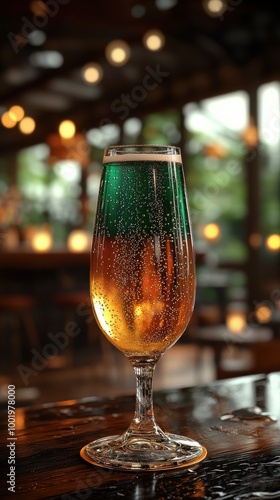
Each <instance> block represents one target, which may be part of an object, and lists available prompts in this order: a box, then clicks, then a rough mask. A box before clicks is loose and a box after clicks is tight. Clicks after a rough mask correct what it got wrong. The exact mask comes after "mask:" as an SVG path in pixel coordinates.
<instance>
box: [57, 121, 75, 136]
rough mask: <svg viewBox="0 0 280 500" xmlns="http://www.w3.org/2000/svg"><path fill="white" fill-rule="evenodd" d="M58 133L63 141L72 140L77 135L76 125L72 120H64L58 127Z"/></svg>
mask: <svg viewBox="0 0 280 500" xmlns="http://www.w3.org/2000/svg"><path fill="white" fill-rule="evenodd" d="M58 131H59V135H60V136H61V137H62V138H63V139H71V138H72V137H74V135H75V133H76V126H75V123H74V122H72V121H71V120H63V121H62V122H61V123H60V125H59V127H58Z"/></svg>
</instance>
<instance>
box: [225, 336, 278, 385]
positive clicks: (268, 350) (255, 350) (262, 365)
mask: <svg viewBox="0 0 280 500" xmlns="http://www.w3.org/2000/svg"><path fill="white" fill-rule="evenodd" d="M246 349H247V352H248V354H249V356H248V363H247V366H246V363H244V364H243V366H242V364H240V366H239V367H238V364H237V365H235V367H234V365H233V364H232V363H227V362H226V359H223V356H221V358H220V363H219V365H218V366H217V378H219V379H222V378H229V377H237V376H243V375H250V374H256V373H270V372H274V371H280V339H277V338H276V339H272V340H270V341H267V342H252V343H251V344H250V345H247V346H246ZM237 355H238V354H237Z"/></svg>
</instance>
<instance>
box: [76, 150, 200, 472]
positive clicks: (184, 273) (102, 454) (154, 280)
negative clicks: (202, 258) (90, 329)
mask: <svg viewBox="0 0 280 500" xmlns="http://www.w3.org/2000/svg"><path fill="white" fill-rule="evenodd" d="M90 286H91V299H92V307H93V311H94V314H95V316H96V319H97V322H98V324H99V327H100V329H101V330H102V332H103V333H104V335H105V336H106V337H107V338H108V339H109V340H110V342H112V344H114V345H115V346H116V347H117V348H118V349H119V350H120V351H122V352H123V353H124V354H125V355H126V356H127V358H128V359H129V361H130V362H131V364H132V365H133V367H134V371H135V375H136V409H135V414H134V418H133V420H132V422H131V424H130V426H129V428H128V429H127V431H126V432H125V433H124V434H123V435H121V436H110V437H105V438H101V439H98V440H97V441H93V442H92V443H89V444H88V445H87V446H86V447H84V448H83V450H82V451H81V454H82V456H84V458H85V459H88V460H89V461H92V462H93V463H95V464H97V465H100V466H103V467H107V468H117V469H123V470H163V469H173V468H175V467H182V466H185V465H190V464H192V463H196V462H199V461H200V460H202V459H203V458H204V457H205V456H206V450H205V448H204V447H203V446H201V445H200V444H199V443H197V442H196V441H193V440H192V439H189V438H186V437H182V436H179V435H174V434H169V433H164V432H163V431H162V430H161V429H160V428H159V427H158V425H157V424H156V422H155V418H154V413H153V401H152V378H153V372H154V368H155V365H156V363H157V361H158V360H159V358H160V357H161V356H162V354H163V353H164V352H165V351H166V350H167V349H168V348H169V347H171V346H172V345H173V344H174V343H175V342H176V341H177V340H178V339H179V337H180V336H181V334H182V333H183V331H184V330H185V328H186V327H187V325H188V323H189V320H190V317H191V315H192V310H193V305H194V300H195V267H194V256H193V246H192V237H191V229H190V222H189V216H188V209H187V200H186V189H185V183H184V174H183V167H182V160H181V154H180V149H179V148H176V147H173V146H151V145H141V146H111V147H109V148H107V149H105V153H104V161H103V172H102V177H101V184H100V191H99V200H98V207H97V216H96V223H95V228H94V234H93V245H92V253H91V281H90Z"/></svg>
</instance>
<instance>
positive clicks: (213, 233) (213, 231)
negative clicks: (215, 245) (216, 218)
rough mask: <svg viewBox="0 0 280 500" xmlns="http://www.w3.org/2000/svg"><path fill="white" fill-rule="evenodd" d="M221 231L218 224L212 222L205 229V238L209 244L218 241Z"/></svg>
mask: <svg viewBox="0 0 280 500" xmlns="http://www.w3.org/2000/svg"><path fill="white" fill-rule="evenodd" d="M220 234H221V230H220V226H219V225H218V224H215V223H214V222H211V223H209V224H206V225H205V226H204V228H203V236H204V238H205V239H206V240H207V241H209V242H214V241H217V240H218V239H219V237H220Z"/></svg>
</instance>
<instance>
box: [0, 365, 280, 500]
mask: <svg viewBox="0 0 280 500" xmlns="http://www.w3.org/2000/svg"><path fill="white" fill-rule="evenodd" d="M279 391H280V374H279V372H278V373H276V372H275V373H272V374H269V375H267V376H261V375H255V376H247V377H240V378H236V379H231V380H226V381H217V382H212V383H211V384H207V385H198V386H197V387H192V388H187V389H186V388H182V389H168V390H163V391H157V392H156V393H155V412H156V418H157V420H158V422H159V424H160V425H162V426H164V427H167V428H169V430H170V431H172V432H178V430H179V429H180V432H182V433H184V434H185V435H191V436H192V437H193V438H194V439H198V438H199V439H200V440H203V443H204V444H205V446H207V449H208V456H207V458H206V459H205V461H204V462H202V463H201V464H200V465H197V466H193V467H190V468H187V469H186V468H182V469H179V470H176V471H164V472H157V473H155V472H146V473H141V474H140V473H139V472H137V473H135V472H129V473H128V472H122V471H112V470H107V469H102V468H99V467H94V466H92V465H90V464H86V463H85V462H84V461H82V460H81V458H80V457H79V449H80V447H81V446H82V445H83V443H84V442H85V441H87V440H90V439H95V438H96V437H97V436H100V435H107V434H108V432H111V433H112V432H113V433H118V432H120V430H121V429H122V428H124V427H126V426H127V425H128V424H129V422H130V420H131V415H132V412H133V407H134V397H133V396H121V397H115V398H112V397H111V398H104V397H103V396H99V397H85V398H82V399H79V400H77V399H73V400H68V401H64V402H60V403H48V404H44V405H38V406H33V407H32V408H25V409H24V408H20V409H18V410H17V412H16V417H17V419H18V421H19V422H20V426H19V427H18V428H17V429H16V435H17V449H18V460H19V461H20V462H19V463H20V466H19V467H18V472H17V484H18V494H19V495H21V496H22V497H23V496H24V495H25V496H26V495H27V496H28V498H62V497H65V498H66V497H67V498H68V497H69V498H70V497H74V498H79V497H81V496H82V495H83V496H86V495H87V496H90V495H95V496H96V495H97V496H98V495H102V498H105V499H106V498H108V499H110V498H112V495H113V496H115V497H119V496H125V497H127V498H133V499H134V498H135V499H138V498H142V497H143V498H151V499H153V498H155V499H157V498H174V499H175V498H198V499H201V500H207V499H217V498H223V497H224V498H228V499H240V498H241V499H244V500H245V499H248V498H251V499H253V498H262V499H263V500H267V499H271V498H273V499H278V498H279V496H280V475H279V467H280V444H279V432H280V406H279V398H276V397H275V395H278V394H279ZM241 404H242V405H245V406H248V407H249V406H251V407H254V406H259V407H261V408H262V410H263V411H268V412H269V413H270V414H273V415H274V416H275V418H276V419H277V420H275V421H274V422H269V421H263V420H261V421H260V420H259V419H255V420H254V419H252V420H243V421H240V420H236V421H222V420H221V418H220V417H221V416H222V415H224V414H230V413H234V412H235V411H238V409H239V408H240V405H241ZM0 426H1V431H2V430H3V431H5V429H6V418H5V416H4V415H3V414H2V415H1V416H0ZM4 446H6V444H3V447H4ZM1 451H2V450H1ZM46 458H47V459H46ZM1 467H2V466H1ZM5 468H7V464H6V461H5V462H3V468H2V469H1V470H2V471H3V470H4V471H5V470H6V469H5ZM1 488H2V489H1V493H2V492H4V489H3V488H5V485H4V484H3V485H2V486H1ZM18 497H19V496H18Z"/></svg>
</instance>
